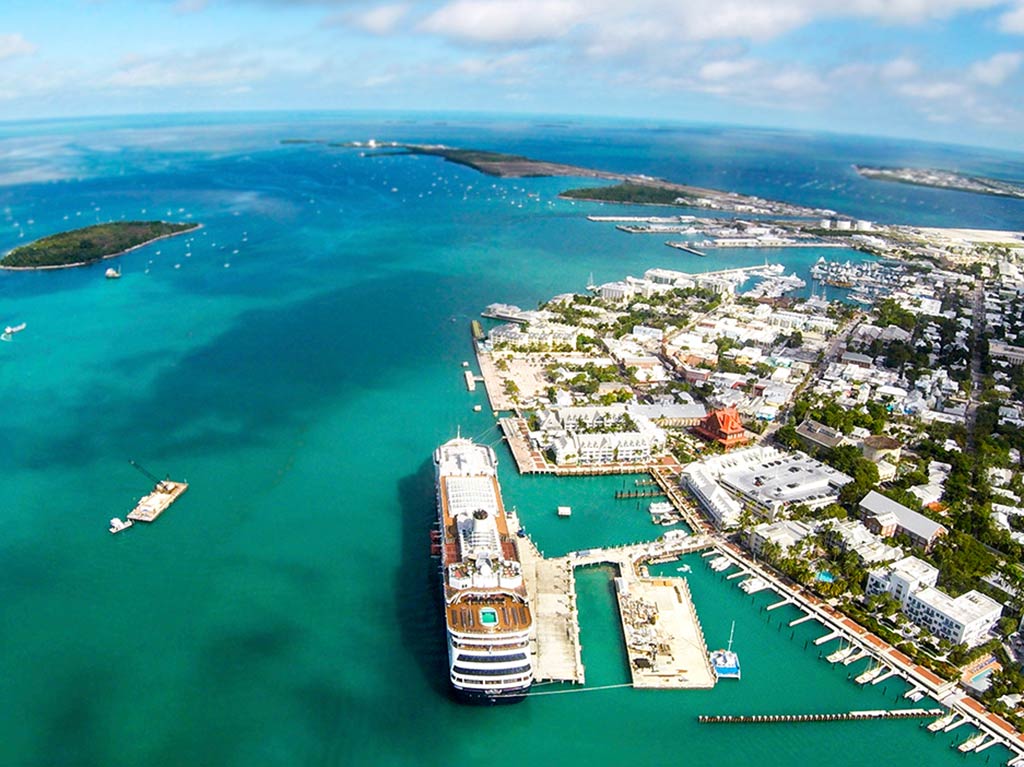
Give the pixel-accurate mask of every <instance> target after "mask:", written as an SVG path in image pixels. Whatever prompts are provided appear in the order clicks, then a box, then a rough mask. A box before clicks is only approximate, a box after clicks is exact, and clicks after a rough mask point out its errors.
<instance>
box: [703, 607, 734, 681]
mask: <svg viewBox="0 0 1024 767" xmlns="http://www.w3.org/2000/svg"><path fill="white" fill-rule="evenodd" d="M735 631H736V621H733V622H732V628H730V629H729V644H728V646H727V647H726V649H724V650H715V651H714V652H713V653H711V655H710V656H709V657H710V659H711V667H712V668H713V669H714V670H715V676H717V677H718V678H719V679H739V678H740V658H739V656H738V655H737V654H736V653H734V652H733V651H732V637H733V633H734V632H735Z"/></svg>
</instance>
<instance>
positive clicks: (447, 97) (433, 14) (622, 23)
mask: <svg viewBox="0 0 1024 767" xmlns="http://www.w3.org/2000/svg"><path fill="white" fill-rule="evenodd" d="M1022 96H1024V0H633V1H632V2H630V1H629V0H435V1H433V2H401V0H398V1H397V2H394V1H392V0H384V1H383V2H379V1H375V0H132V1H131V2H129V1H128V0H47V2H45V3H42V2H39V1H38V0H33V1H32V2H23V1H22V0H3V3H2V10H0V117H3V118H7V119H22V118H37V117H70V116H80V115H93V114H111V113H113V114H117V113H140V112H141V113H144V112H154V111H157V112H186V111H206V110H255V109H260V110H262V109H343V110H350V109H359V110H376V109H380V110H395V109H408V110H458V111H465V110H470V111H497V112H515V113H531V114H543V113H548V114H560V115H566V114H582V115H607V116H625V117H636V118H644V119H676V120H682V121H688V122H689V121H696V122H730V123H741V124H748V125H767V126H779V127H791V128H800V129H820V130H830V131H837V132H844V133H868V134H881V135H898V136H910V137H916V138H923V139H932V140H941V141H951V142H957V143H967V144H981V145H989V146H1002V147H1012V148H1020V147H1021V146H1022V145H1024V141H1022V138H1024V103H1022V102H1024V98H1022Z"/></svg>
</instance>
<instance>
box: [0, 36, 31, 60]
mask: <svg viewBox="0 0 1024 767" xmlns="http://www.w3.org/2000/svg"><path fill="white" fill-rule="evenodd" d="M35 52H36V46H35V45H33V44H32V43H30V42H29V41H28V40H26V39H25V38H24V37H22V36H21V35H19V34H14V35H0V61H3V60H4V59H12V58H14V57H15V56H27V55H29V54H30V53H35Z"/></svg>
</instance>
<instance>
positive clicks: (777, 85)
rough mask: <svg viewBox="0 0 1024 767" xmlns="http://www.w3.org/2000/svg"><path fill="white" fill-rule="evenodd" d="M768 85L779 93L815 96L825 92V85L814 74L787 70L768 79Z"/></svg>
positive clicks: (801, 70) (805, 71) (799, 70)
mask: <svg viewBox="0 0 1024 767" xmlns="http://www.w3.org/2000/svg"><path fill="white" fill-rule="evenodd" d="M767 82H768V85H769V86H770V87H771V88H772V89H774V90H775V91H778V92H779V93H790V94H800V93H803V94H807V95H810V94H814V93H820V92H822V91H824V90H825V83H824V82H822V80H821V78H820V77H819V76H818V75H816V74H815V73H814V72H809V71H807V70H805V69H787V70H785V71H783V72H780V73H779V74H777V75H774V76H772V77H770V78H768V81H767Z"/></svg>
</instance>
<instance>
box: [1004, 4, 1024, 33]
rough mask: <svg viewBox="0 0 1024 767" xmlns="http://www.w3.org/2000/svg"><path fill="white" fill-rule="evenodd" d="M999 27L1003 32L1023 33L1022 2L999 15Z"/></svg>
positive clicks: (1023, 12) (1023, 5) (1023, 16)
mask: <svg viewBox="0 0 1024 767" xmlns="http://www.w3.org/2000/svg"><path fill="white" fill-rule="evenodd" d="M999 28H1000V29H1001V30H1002V31H1003V32H1010V33H1011V34H1018V35H1024V2H1020V3H1018V4H1017V7H1015V8H1011V9H1010V10H1009V11H1007V12H1006V13H1004V14H1003V15H1002V16H1000V17H999Z"/></svg>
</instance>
